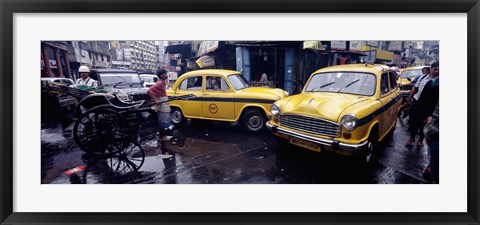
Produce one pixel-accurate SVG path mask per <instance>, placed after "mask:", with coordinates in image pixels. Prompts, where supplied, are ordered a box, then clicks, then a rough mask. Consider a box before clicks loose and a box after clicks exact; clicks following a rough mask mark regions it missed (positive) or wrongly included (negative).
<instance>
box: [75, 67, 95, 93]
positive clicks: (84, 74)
mask: <svg viewBox="0 0 480 225" xmlns="http://www.w3.org/2000/svg"><path fill="white" fill-rule="evenodd" d="M78 73H79V74H80V78H79V79H77V82H76V83H77V84H83V85H87V86H89V87H92V88H96V87H98V82H97V81H96V80H94V79H92V78H90V77H89V75H90V69H89V68H88V67H87V66H80V67H79V68H78Z"/></svg>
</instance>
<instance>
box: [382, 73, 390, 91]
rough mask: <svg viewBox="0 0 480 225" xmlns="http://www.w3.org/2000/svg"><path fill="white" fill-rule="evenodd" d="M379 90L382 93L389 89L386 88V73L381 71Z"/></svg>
mask: <svg viewBox="0 0 480 225" xmlns="http://www.w3.org/2000/svg"><path fill="white" fill-rule="evenodd" d="M380 90H381V92H382V95H383V94H386V93H388V91H389V89H388V73H383V74H382V80H381V84H380Z"/></svg>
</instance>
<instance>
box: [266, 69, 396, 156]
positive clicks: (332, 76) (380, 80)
mask: <svg viewBox="0 0 480 225" xmlns="http://www.w3.org/2000/svg"><path fill="white" fill-rule="evenodd" d="M401 103H402V98H401V95H400V91H399V88H398V86H397V79H396V73H395V72H394V71H392V70H390V67H388V66H384V65H370V64H349V65H341V66H332V67H326V68H323V69H319V70H317V71H315V72H314V73H313V74H312V75H311V76H310V78H309V79H308V81H307V83H306V84H305V86H304V88H303V90H302V92H301V93H300V94H297V95H292V96H289V97H286V98H283V99H281V100H279V101H276V102H275V103H274V104H273V105H272V107H271V109H270V115H269V116H270V120H269V122H267V127H268V128H269V129H270V130H271V131H272V132H273V134H275V135H276V136H278V137H279V138H281V140H282V139H286V140H288V141H289V142H290V143H291V144H294V145H298V146H301V147H304V148H306V149H310V150H313V151H316V152H322V151H333V152H336V153H338V154H341V155H347V156H353V155H356V156H360V159H361V160H362V161H361V162H362V163H368V161H369V160H370V158H371V155H372V152H373V151H374V149H375V148H376V147H377V143H378V142H379V141H382V140H383V139H384V138H385V137H387V134H388V133H389V132H392V133H393V130H394V129H395V126H396V122H397V113H398V110H399V108H400V106H401ZM360 153H361V154H360Z"/></svg>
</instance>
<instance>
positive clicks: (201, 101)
mask: <svg viewBox="0 0 480 225" xmlns="http://www.w3.org/2000/svg"><path fill="white" fill-rule="evenodd" d="M187 94H193V95H195V97H194V98H192V99H188V100H174V101H171V102H169V104H170V107H171V108H172V111H171V115H172V122H173V123H174V124H179V123H182V122H184V121H185V119H186V118H194V119H207V120H218V121H230V122H237V121H239V122H241V124H242V125H243V126H244V127H245V129H246V130H248V131H250V132H258V131H260V130H262V129H263V128H264V127H265V123H266V122H267V120H268V118H267V115H268V112H269V110H270V106H271V105H272V103H273V102H275V101H277V100H280V99H281V98H283V97H286V96H288V93H287V92H286V91H283V90H282V89H278V88H267V87H250V85H249V83H248V81H247V80H246V79H245V78H244V77H243V76H242V74H241V73H240V72H237V71H233V70H219V69H206V70H196V71H191V72H188V73H185V74H183V75H181V76H180V77H179V78H178V79H177V80H176V81H175V83H174V84H173V86H172V88H171V90H168V91H167V95H168V96H169V97H175V96H181V95H187Z"/></svg>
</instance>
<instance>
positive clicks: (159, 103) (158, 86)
mask: <svg viewBox="0 0 480 225" xmlns="http://www.w3.org/2000/svg"><path fill="white" fill-rule="evenodd" d="M157 77H158V81H157V82H156V83H155V84H154V85H153V86H152V87H150V88H149V89H148V90H147V94H148V96H150V98H151V99H152V101H153V104H154V108H155V111H156V112H157V129H158V139H157V141H158V142H159V143H161V156H162V158H165V157H168V156H170V157H171V155H169V154H168V151H166V148H165V142H166V141H169V140H170V138H169V136H167V130H171V129H172V128H173V125H172V120H171V118H170V111H171V109H170V106H169V105H168V102H167V101H168V96H167V79H168V76H167V71H166V70H164V69H160V70H158V71H157Z"/></svg>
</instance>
